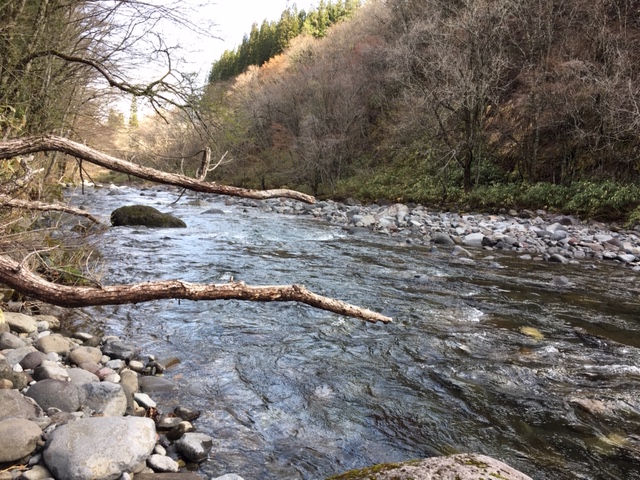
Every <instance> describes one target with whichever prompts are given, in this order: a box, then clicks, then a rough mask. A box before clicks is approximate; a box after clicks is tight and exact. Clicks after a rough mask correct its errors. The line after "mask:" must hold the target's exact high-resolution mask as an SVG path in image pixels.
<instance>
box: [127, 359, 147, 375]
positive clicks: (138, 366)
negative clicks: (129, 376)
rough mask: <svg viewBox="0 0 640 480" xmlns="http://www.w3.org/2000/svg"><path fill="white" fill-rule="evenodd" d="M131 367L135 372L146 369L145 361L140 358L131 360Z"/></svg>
mask: <svg viewBox="0 0 640 480" xmlns="http://www.w3.org/2000/svg"><path fill="white" fill-rule="evenodd" d="M129 368H130V369H131V370H133V371H134V372H141V371H142V370H144V363H142V362H141V361H140V360H131V361H130V362H129Z"/></svg>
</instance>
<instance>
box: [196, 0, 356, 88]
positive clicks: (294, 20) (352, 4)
mask: <svg viewBox="0 0 640 480" xmlns="http://www.w3.org/2000/svg"><path fill="white" fill-rule="evenodd" d="M359 4H360V2H359V1H356V0H345V1H344V2H343V1H342V0H337V1H336V2H335V3H334V2H333V1H331V0H330V1H329V2H328V3H326V2H325V1H324V0H321V1H320V4H319V5H318V7H316V9H314V10H311V11H310V12H308V13H307V12H305V11H304V10H301V11H298V9H297V7H296V6H295V4H294V5H293V6H291V7H288V8H287V9H286V10H284V11H283V12H282V14H281V15H280V20H278V21H277V22H275V21H271V22H268V21H267V20H266V19H265V20H264V21H263V22H262V24H261V25H260V27H258V24H257V23H254V24H253V25H252V26H251V31H250V33H249V34H248V35H245V36H244V37H243V39H242V43H240V45H239V46H238V48H236V49H234V50H225V51H224V53H223V54H222V55H221V56H220V58H219V59H218V60H216V61H215V62H214V63H213V66H212V67H211V72H210V74H209V83H214V82H220V81H224V80H228V79H230V78H232V77H235V76H236V75H239V74H241V73H243V72H244V71H246V70H247V68H248V67H249V66H251V65H257V66H261V65H264V64H265V63H266V62H268V61H269V60H270V59H272V58H273V57H276V56H277V55H280V54H281V53H283V52H284V51H285V49H286V48H287V47H289V45H290V42H291V40H293V39H294V38H295V37H297V36H298V35H300V34H303V33H304V34H307V35H311V36H313V37H315V38H321V37H324V36H325V35H326V34H327V30H328V29H329V27H330V26H331V25H334V24H335V23H338V22H340V21H342V20H344V19H348V18H351V17H352V16H353V14H354V13H355V11H356V9H357V8H358V6H359Z"/></svg>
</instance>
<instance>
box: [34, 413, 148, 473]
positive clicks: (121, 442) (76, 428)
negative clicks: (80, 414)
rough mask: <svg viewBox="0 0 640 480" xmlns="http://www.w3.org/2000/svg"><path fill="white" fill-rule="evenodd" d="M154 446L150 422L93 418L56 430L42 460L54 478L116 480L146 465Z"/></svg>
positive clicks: (131, 418)
mask: <svg viewBox="0 0 640 480" xmlns="http://www.w3.org/2000/svg"><path fill="white" fill-rule="evenodd" d="M105 432H109V434H108V435H105ZM155 444H156V429H155V424H154V423H153V420H151V419H150V418H140V417H93V418H85V419H80V420H77V421H75V422H71V423H68V424H66V425H62V426H60V427H58V428H56V429H55V430H54V431H53V433H52V434H51V437H50V438H49V440H48V441H47V444H46V446H45V449H44V454H43V456H44V461H45V463H46V465H47V467H48V468H49V470H51V473H53V475H54V476H55V478H59V479H63V478H64V479H65V480H90V479H93V480H115V479H117V478H120V476H121V475H122V474H123V473H124V472H131V471H132V470H133V469H134V468H135V467H137V466H138V465H140V463H142V462H144V461H145V460H146V459H147V457H148V456H149V455H150V454H151V452H152V451H153V448H154V447H155Z"/></svg>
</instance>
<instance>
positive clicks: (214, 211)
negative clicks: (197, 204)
mask: <svg viewBox="0 0 640 480" xmlns="http://www.w3.org/2000/svg"><path fill="white" fill-rule="evenodd" d="M201 215H224V210H220V209H219V208H210V209H209V210H205V211H204V212H202V213H201Z"/></svg>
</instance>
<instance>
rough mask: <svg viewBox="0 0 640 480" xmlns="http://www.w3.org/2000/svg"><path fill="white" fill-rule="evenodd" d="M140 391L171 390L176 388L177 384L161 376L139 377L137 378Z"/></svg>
mask: <svg viewBox="0 0 640 480" xmlns="http://www.w3.org/2000/svg"><path fill="white" fill-rule="evenodd" d="M138 382H139V384H140V391H142V392H145V393H153V392H171V391H173V390H176V389H177V388H178V386H177V385H176V384H175V383H173V382H172V381H171V380H169V379H168V378H162V377H147V376H144V377H140V378H139V379H138Z"/></svg>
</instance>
